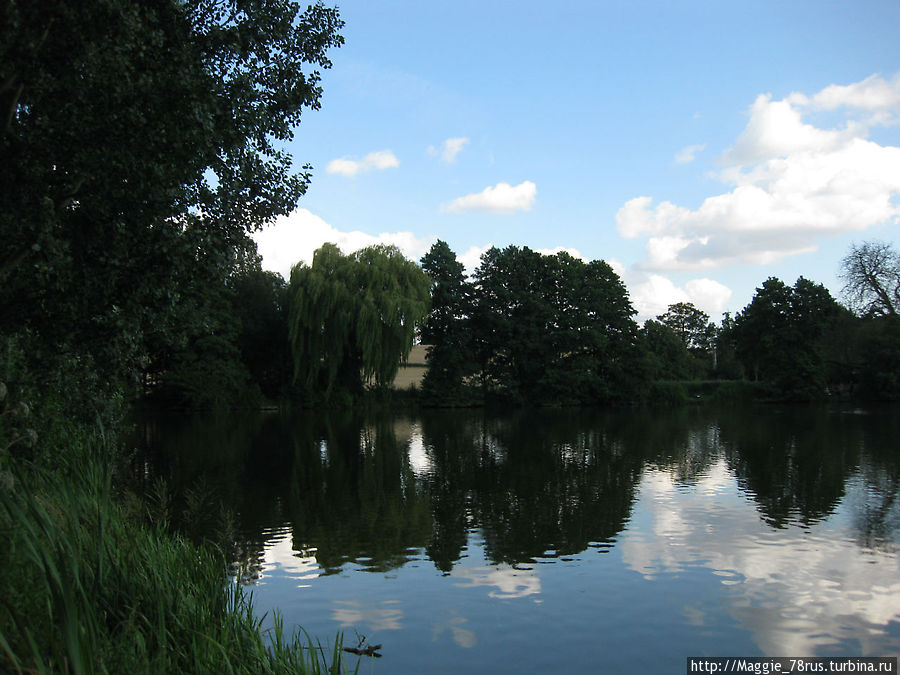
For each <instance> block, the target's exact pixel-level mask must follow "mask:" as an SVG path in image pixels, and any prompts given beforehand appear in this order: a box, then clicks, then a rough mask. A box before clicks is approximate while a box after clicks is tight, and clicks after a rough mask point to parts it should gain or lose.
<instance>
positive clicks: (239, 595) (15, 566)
mask: <svg viewBox="0 0 900 675" xmlns="http://www.w3.org/2000/svg"><path fill="white" fill-rule="evenodd" d="M74 446H75V447H72V448H69V449H67V453H66V460H65V461H62V462H61V463H60V466H58V467H57V468H56V469H54V470H52V471H50V470H37V469H34V468H33V467H32V468H30V469H29V470H27V471H25V470H23V468H22V467H21V466H20V467H12V468H11V473H12V475H13V476H14V481H13V482H12V485H6V486H3V487H0V671H3V672H13V673H34V672H38V673H58V672H62V673H69V672H71V673H170V672H194V673H199V672H219V673H254V674H255V673H338V672H344V670H345V665H344V664H343V663H342V660H341V655H342V648H341V636H340V635H338V636H337V637H336V638H335V641H334V644H333V645H330V646H329V648H327V649H326V648H324V647H323V646H322V645H321V644H319V643H318V642H314V641H313V640H312V639H311V638H310V637H309V636H308V635H306V634H305V633H303V632H302V631H293V632H291V633H287V632H286V631H285V628H284V624H283V621H282V619H281V617H280V616H275V617H274V621H273V624H274V625H273V628H272V629H270V630H269V631H267V632H263V631H262V630H261V625H262V622H263V618H261V617H257V616H256V615H255V613H254V611H253V607H252V597H251V595H250V594H249V593H248V592H247V591H246V590H245V589H244V588H243V587H242V586H240V585H238V584H234V583H230V582H229V581H228V580H227V579H226V576H225V569H226V567H225V560H224V558H223V556H222V555H221V553H220V552H219V551H218V550H217V549H216V548H214V547H213V546H211V545H199V546H198V545H196V544H194V543H191V542H190V541H187V540H186V539H184V538H182V537H181V536H179V535H177V534H174V533H172V532H170V531H169V530H167V529H165V528H164V527H163V526H160V525H153V524H150V523H148V522H147V521H145V520H143V519H140V518H136V517H135V516H134V514H133V512H132V511H133V510H129V509H125V508H123V506H122V504H120V503H119V501H118V500H117V499H116V497H115V491H114V486H113V476H112V473H113V470H112V468H111V467H113V466H115V464H116V461H115V460H116V457H115V451H114V450H113V449H112V448H111V447H110V445H109V444H108V443H106V442H105V441H104V440H103V439H102V438H98V439H94V440H93V441H91V442H88V443H83V444H79V443H75V444H74ZM357 668H358V664H357Z"/></svg>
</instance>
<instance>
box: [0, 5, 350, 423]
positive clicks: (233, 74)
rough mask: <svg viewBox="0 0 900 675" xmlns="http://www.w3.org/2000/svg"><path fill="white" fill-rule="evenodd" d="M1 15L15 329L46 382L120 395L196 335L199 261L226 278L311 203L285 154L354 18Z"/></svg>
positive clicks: (3, 269)
mask: <svg viewBox="0 0 900 675" xmlns="http://www.w3.org/2000/svg"><path fill="white" fill-rule="evenodd" d="M0 13H2V19H0V156H2V157H3V161H2V162H0V232H2V236H0V334H2V335H4V336H7V338H8V339H17V340H25V341H27V342H28V350H27V351H28V353H29V354H30V363H29V368H30V369H31V370H32V375H31V378H32V380H33V381H44V382H49V381H52V379H53V378H54V377H56V375H57V374H59V373H61V372H62V371H63V370H64V369H65V368H69V370H71V371H72V372H77V373H82V374H83V378H82V380H81V381H80V382H78V383H77V384H75V383H74V382H72V381H70V382H69V383H68V385H62V386H61V387H59V389H60V390H66V391H71V392H77V391H89V390H90V391H96V390H97V389H98V388H101V387H102V383H107V384H108V386H107V388H108V389H110V390H112V391H110V395H112V394H113V393H114V392H115V391H116V390H119V389H120V388H121V387H122V386H125V385H127V384H128V382H129V381H131V380H133V379H135V373H136V371H137V370H138V369H139V368H140V367H141V366H142V365H143V364H145V363H146V361H147V358H148V350H149V345H150V343H154V344H159V343H160V342H163V343H164V342H167V341H172V340H175V341H177V340H179V339H180V336H179V335H178V333H179V332H180V329H181V326H182V322H181V321H179V320H178V319H179V317H180V316H183V315H184V311H183V310H182V309H180V307H181V303H182V300H183V299H184V297H185V296H186V295H190V294H189V293H185V292H184V286H183V284H184V283H185V282H186V281H187V282H192V279H193V276H194V272H195V271H196V270H197V268H198V266H200V265H206V266H209V271H212V272H215V275H214V276H216V277H217V279H218V283H224V280H225V278H226V277H227V276H228V274H229V273H230V270H231V269H232V268H233V266H234V264H235V262H236V261H237V260H238V259H240V258H241V256H242V255H243V252H244V250H246V249H247V248H248V245H249V239H248V233H249V232H251V231H253V230H254V229H258V228H260V227H262V226H264V225H265V224H267V223H269V222H271V220H272V219H273V218H274V217H276V216H277V215H279V214H282V213H285V212H287V211H289V210H290V209H292V208H293V207H294V206H295V204H296V202H297V199H298V198H299V197H300V196H301V195H302V194H303V192H304V191H305V189H306V185H307V183H308V181H309V169H308V168H306V167H305V168H303V169H301V170H300V172H299V173H297V172H295V171H294V170H293V169H292V168H291V158H290V156H288V155H287V154H286V153H284V152H283V150H281V149H280V148H281V147H282V146H283V143H284V142H285V141H287V140H289V139H290V138H291V135H292V130H293V128H294V127H295V126H296V125H297V123H298V122H299V121H300V116H301V112H302V111H303V110H304V109H306V108H317V107H318V106H319V99H320V96H321V93H322V90H321V87H320V84H319V83H320V74H319V69H324V68H328V67H329V66H330V62H329V60H328V58H327V56H326V53H327V51H328V50H329V49H330V48H332V47H336V46H338V45H340V44H341V43H342V38H341V37H340V35H339V34H338V31H339V30H340V28H341V26H342V22H341V21H340V18H339V16H338V13H337V11H336V10H334V9H329V8H326V7H324V6H323V5H321V4H316V5H312V6H311V7H309V8H307V9H306V10H303V9H302V8H301V7H300V6H299V5H298V4H296V3H295V2H292V1H290V0H274V1H271V2H268V1H267V2H263V1H261V0H250V1H249V2H239V1H238V0H224V1H221V0H184V1H182V0H149V1H148V2H140V3H135V2H127V1H126V0H106V1H104V2H88V3H77V4H74V3H71V2H65V1H64V0H47V1H46V2H4V3H3V8H2V10H0ZM207 276H208V272H207V271H203V272H202V273H200V274H199V275H198V277H199V278H201V279H202V278H206V277H207ZM9 336H14V338H9ZM66 364H69V365H66ZM81 403H82V407H85V405H86V404H87V403H88V402H86V401H81ZM86 412H87V415H88V417H90V416H92V414H93V411H86Z"/></svg>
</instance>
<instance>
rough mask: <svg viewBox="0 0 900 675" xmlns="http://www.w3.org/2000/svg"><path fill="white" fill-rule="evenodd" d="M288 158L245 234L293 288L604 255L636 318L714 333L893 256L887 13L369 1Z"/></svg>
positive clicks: (895, 125) (867, 8) (351, 25)
mask: <svg viewBox="0 0 900 675" xmlns="http://www.w3.org/2000/svg"><path fill="white" fill-rule="evenodd" d="M339 7H340V10H341V15H342V17H343V19H344V20H345V21H346V27H345V29H344V31H343V34H344V37H345V40H346V44H345V45H344V46H343V47H342V48H340V49H338V50H335V51H334V52H332V54H331V57H332V61H333V63H334V66H333V68H332V69H331V70H328V71H325V72H324V73H323V82H322V86H323V89H324V94H323V97H322V107H321V109H320V110H317V111H309V112H308V113H307V114H306V115H305V117H304V120H303V122H302V123H301V125H300V126H299V127H298V129H297V132H296V136H295V138H294V140H293V142H292V143H291V144H290V146H289V150H290V151H291V153H292V154H293V156H294V159H295V162H296V163H297V165H298V166H299V165H302V164H304V163H310V164H312V165H313V167H314V170H313V180H312V185H311V186H310V189H309V191H308V192H307V194H306V195H305V196H304V198H303V199H302V200H301V203H300V207H299V209H298V210H297V211H296V212H294V213H293V214H291V215H290V216H287V217H285V218H283V219H281V220H280V221H279V222H278V223H276V224H275V225H274V226H272V227H270V228H268V229H267V230H265V231H263V232H262V233H260V234H259V235H258V236H257V241H258V244H259V248H260V253H261V254H262V255H263V266H264V267H267V268H269V269H274V270H277V271H280V272H281V273H282V274H284V275H285V276H287V275H288V273H289V269H290V265H291V264H293V263H295V262H297V261H298V260H304V261H306V262H309V261H310V260H311V255H312V252H313V250H315V249H316V248H317V247H318V246H320V245H321V244H322V243H324V242H325V241H333V242H335V243H337V244H338V245H339V246H341V248H342V249H343V250H345V252H349V251H350V250H353V249H356V248H359V247H361V246H365V245H369V244H371V243H376V242H385V243H394V244H397V245H398V246H399V247H400V248H401V249H402V250H403V251H404V253H405V254H407V255H408V256H409V257H410V258H412V259H416V260H417V259H419V258H420V257H421V256H422V255H423V254H424V253H425V251H427V250H428V248H429V247H430V246H431V244H432V243H433V242H434V241H435V240H436V239H437V238H440V239H443V240H445V241H447V242H448V243H449V245H450V247H451V248H452V249H453V250H454V251H455V252H456V253H457V255H458V256H459V257H460V259H461V260H463V261H464V262H465V263H466V265H467V267H468V268H469V269H470V270H471V269H474V267H475V266H476V265H477V261H478V256H479V255H480V252H481V251H483V250H485V249H486V248H487V247H489V246H490V245H496V246H500V247H503V246H507V245H510V244H514V245H518V246H529V247H531V248H533V249H536V250H541V251H545V252H549V251H553V250H558V249H560V248H563V249H567V250H569V251H570V252H572V253H573V254H575V255H578V256H581V257H583V258H585V259H587V260H592V259H598V258H601V259H604V260H606V261H607V262H609V263H610V264H612V265H613V267H614V269H616V271H617V272H619V274H620V276H621V277H622V278H623V280H624V281H625V283H626V285H627V287H628V289H629V293H630V296H631V300H632V302H633V303H634V305H635V308H636V309H637V310H638V313H639V314H638V319H639V320H643V319H645V318H648V317H651V316H654V315H656V314H659V313H661V312H662V311H664V310H665V308H666V306H667V305H668V304H669V303H672V302H678V301H690V302H693V303H694V304H695V305H697V306H698V307H700V308H701V309H703V310H704V311H706V312H708V313H709V314H710V315H712V317H713V318H714V319H716V320H717V319H718V318H719V317H720V313H721V312H723V311H731V312H735V311H739V310H740V309H742V308H743V307H744V306H745V305H746V304H747V303H748V302H749V301H750V299H751V298H752V296H753V293H754V289H755V288H756V287H757V286H759V285H760V284H761V283H762V282H763V281H764V280H765V279H766V278H768V277H769V276H777V277H779V278H781V279H783V280H784V281H786V282H788V283H793V282H794V281H795V280H796V278H797V277H798V276H800V275H803V276H806V277H807V278H810V279H812V280H814V281H818V282H821V283H824V284H825V285H826V286H827V287H828V288H829V289H830V290H831V291H832V293H833V294H834V295H835V296H836V297H839V295H840V288H841V283H840V281H839V280H838V279H837V277H836V274H837V271H838V267H839V263H840V259H841V257H842V256H843V255H844V254H845V253H846V250H847V248H848V246H849V245H850V243H851V242H853V241H857V242H860V241H863V240H869V239H881V240H887V241H890V242H894V243H896V242H897V240H898V222H900V218H898V216H900V40H898V39H897V29H898V27H900V2H897V1H896V0H893V1H883V2H866V1H865V0H859V1H855V2H828V1H818V2H807V1H800V0H794V1H792V2H740V1H737V0H735V1H729V2H721V1H718V2H712V1H710V2H690V1H684V0H679V1H678V2H641V1H639V0H638V1H634V0H632V1H629V2H626V1H622V2H606V1H599V0H598V1H595V2H559V3H547V2H523V1H518V2H490V1H489V0H482V1H481V2H468V1H464V0H463V1H456V2H409V1H400V0H396V1H381V2H374V1H369V2H365V1H363V0H351V1H348V2H343V3H340V4H339Z"/></svg>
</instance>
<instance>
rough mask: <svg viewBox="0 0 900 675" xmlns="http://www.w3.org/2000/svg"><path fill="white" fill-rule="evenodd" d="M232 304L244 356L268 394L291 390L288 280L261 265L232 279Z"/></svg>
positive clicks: (281, 394)
mask: <svg viewBox="0 0 900 675" xmlns="http://www.w3.org/2000/svg"><path fill="white" fill-rule="evenodd" d="M230 288H231V297H232V306H233V310H234V314H235V316H236V318H237V320H238V321H239V322H240V333H239V335H238V339H237V344H238V347H239V348H240V353H241V360H242V361H243V363H244V364H245V365H246V367H247V370H248V371H249V373H250V378H251V380H252V381H253V382H254V383H256V384H258V385H259V387H260V389H261V390H262V393H263V394H264V395H266V396H268V397H269V398H278V397H280V396H284V395H286V394H288V393H289V388H290V379H291V372H292V366H291V347H290V341H289V340H288V330H287V284H286V283H285V281H284V279H283V278H282V277H281V275H280V274H276V273H274V272H264V271H263V270H261V269H258V268H257V269H251V270H247V271H242V272H240V273H238V274H236V275H234V276H233V277H232V278H231V279H230Z"/></svg>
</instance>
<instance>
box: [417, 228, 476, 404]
mask: <svg viewBox="0 0 900 675" xmlns="http://www.w3.org/2000/svg"><path fill="white" fill-rule="evenodd" d="M421 263H422V269H423V270H424V271H425V273H426V274H427V275H428V276H429V278H430V279H431V310H430V311H429V313H428V316H427V317H426V319H425V322H424V323H423V324H422V329H421V332H420V338H421V340H422V343H423V344H426V345H429V346H430V349H429V352H428V370H427V372H426V373H425V378H424V380H423V381H422V389H423V391H424V392H425V394H426V396H427V397H428V398H429V399H430V400H433V401H436V402H443V403H461V402H463V399H464V396H463V379H464V378H465V377H466V376H467V375H469V374H471V373H472V372H473V371H474V368H475V367H474V364H473V361H474V356H473V353H472V340H471V331H470V326H469V321H470V318H471V316H472V311H473V306H472V289H471V286H470V284H469V283H468V282H467V281H466V277H465V272H464V268H463V265H462V263H461V262H459V261H458V260H457V259H456V254H455V253H454V252H453V251H452V250H450V247H449V246H448V245H447V243H446V242H445V241H441V240H440V239H439V240H438V241H436V242H435V243H434V244H433V245H432V247H431V249H430V250H429V251H428V253H426V254H425V255H424V256H423V257H422V261H421Z"/></svg>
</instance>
